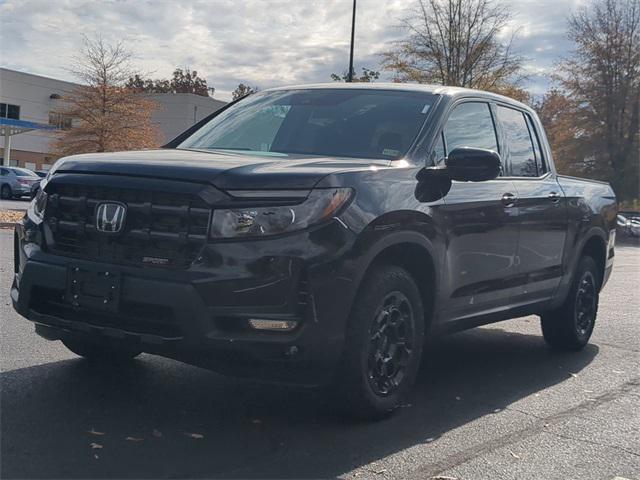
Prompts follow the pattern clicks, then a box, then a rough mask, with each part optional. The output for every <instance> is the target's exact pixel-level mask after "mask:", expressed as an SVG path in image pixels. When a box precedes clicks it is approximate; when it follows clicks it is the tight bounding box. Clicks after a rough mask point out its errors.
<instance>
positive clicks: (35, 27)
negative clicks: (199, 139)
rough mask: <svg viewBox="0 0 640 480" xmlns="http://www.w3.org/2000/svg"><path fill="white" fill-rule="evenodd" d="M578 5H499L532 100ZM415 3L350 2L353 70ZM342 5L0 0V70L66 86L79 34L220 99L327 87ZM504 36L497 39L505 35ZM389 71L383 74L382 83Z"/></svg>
mask: <svg viewBox="0 0 640 480" xmlns="http://www.w3.org/2000/svg"><path fill="white" fill-rule="evenodd" d="M583 1H584V0H503V3H505V4H506V5H507V6H508V7H509V8H510V9H511V10H512V11H513V13H514V14H515V15H514V19H513V21H512V23H511V24H510V25H509V27H508V28H509V30H517V31H518V36H517V37H516V42H515V44H514V48H515V50H516V51H517V52H518V53H519V54H521V55H523V56H524V57H525V58H526V61H525V68H526V71H527V73H528V75H529V79H528V80H527V81H526V83H525V86H526V87H527V88H528V89H529V90H530V91H531V92H532V93H533V94H535V95H539V94H541V93H543V92H544V91H545V90H546V88H548V86H549V83H548V80H547V79H546V78H545V75H546V74H548V73H550V72H551V71H552V70H553V67H554V63H555V62H557V61H558V60H560V59H561V58H562V57H563V56H566V55H568V54H569V53H570V51H571V48H572V45H571V43H570V42H569V41H568V40H567V38H566V22H567V17H568V16H569V15H570V14H571V13H572V12H573V11H574V10H575V9H576V8H577V7H578V6H579V5H580V3H582V2H583ZM414 7H415V0H358V1H357V14H356V19H357V20H356V22H357V23H356V41H355V61H354V66H355V68H356V69H357V70H358V71H360V70H361V68H362V67H367V68H370V69H374V70H378V69H380V61H381V57H380V53H381V52H383V51H385V50H386V49H388V47H389V46H390V45H391V44H392V42H394V41H395V40H398V39H401V38H403V37H404V36H405V35H406V31H405V30H404V29H403V28H402V27H401V26H400V25H401V20H402V19H403V18H405V17H407V15H409V14H410V13H411V11H412V8H414ZM351 8H352V2H351V0H290V1H280V0H210V1H192V2H189V1H186V0H182V1H179V2H178V1H165V0H154V1H146V0H113V1H108V0H102V1H86V0H48V1H36V0H0V65H1V66H3V67H7V68H11V69H15V70H20V71H26V72H30V73H35V74H39V75H45V76H50V77H54V78H59V79H63V80H71V81H73V80H75V79H74V77H73V75H72V74H71V73H69V71H68V70H67V68H68V66H69V64H70V62H71V59H72V57H73V56H74V55H75V54H76V53H77V51H78V48H79V46H80V44H81V41H82V35H83V34H84V35H88V36H89V37H92V36H95V35H97V34H100V35H102V37H103V39H104V40H106V41H107V42H116V41H122V42H123V43H124V44H125V46H126V47H127V48H128V49H129V50H130V51H131V52H132V53H133V55H134V57H133V58H134V62H135V67H136V69H138V70H140V71H141V72H142V73H144V74H147V75H148V76H150V77H152V78H167V77H170V76H171V72H172V71H173V70H174V69H175V68H176V67H180V68H186V67H189V68H191V69H192V70H196V71H197V72H198V74H199V75H200V76H202V77H204V78H206V80H207V83H208V85H209V86H210V87H215V88H216V91H215V94H214V97H215V98H219V99H221V100H229V99H230V98H231V92H232V91H233V90H234V88H235V87H236V86H237V85H238V84H239V83H240V82H242V83H245V84H249V85H252V86H257V87H259V88H268V87H272V86H279V85H292V84H302V83H318V82H326V81H330V75H331V73H333V72H336V73H338V72H343V71H346V70H347V68H348V59H349V38H350V29H351ZM509 33H510V32H509V31H505V32H503V34H504V35H508V34H509ZM390 78H391V74H390V73H386V72H383V74H382V77H381V80H382V79H390Z"/></svg>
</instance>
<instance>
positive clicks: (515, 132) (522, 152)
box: [497, 106, 539, 177]
mask: <svg viewBox="0 0 640 480" xmlns="http://www.w3.org/2000/svg"><path fill="white" fill-rule="evenodd" d="M497 110H498V120H499V121H500V125H501V126H502V130H503V132H504V140H505V144H504V151H505V155H506V158H507V163H508V164H509V165H510V169H511V173H510V175H511V176H513V177H537V176H539V175H538V165H537V163H536V155H535V152H534V150H533V140H532V139H531V135H530V133H529V127H528V126H527V120H526V118H525V115H524V113H522V112H520V111H518V110H514V109H513V108H507V107H502V106H498V109H497Z"/></svg>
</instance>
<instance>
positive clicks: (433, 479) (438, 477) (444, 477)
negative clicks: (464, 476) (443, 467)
mask: <svg viewBox="0 0 640 480" xmlns="http://www.w3.org/2000/svg"><path fill="white" fill-rule="evenodd" d="M431 480H458V478H457V477H448V476H447V475H436V476H435V477H431Z"/></svg>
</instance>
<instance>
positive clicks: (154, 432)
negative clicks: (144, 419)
mask: <svg viewBox="0 0 640 480" xmlns="http://www.w3.org/2000/svg"><path fill="white" fill-rule="evenodd" d="M153 436H154V437H157V438H160V437H161V436H162V432H161V431H160V430H156V429H155V428H154V429H153Z"/></svg>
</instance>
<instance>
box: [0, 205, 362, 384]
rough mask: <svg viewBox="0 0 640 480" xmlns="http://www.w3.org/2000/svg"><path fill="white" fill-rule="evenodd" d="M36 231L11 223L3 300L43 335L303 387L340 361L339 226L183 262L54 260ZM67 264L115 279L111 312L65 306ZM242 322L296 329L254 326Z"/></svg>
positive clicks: (226, 247) (216, 249)
mask: <svg viewBox="0 0 640 480" xmlns="http://www.w3.org/2000/svg"><path fill="white" fill-rule="evenodd" d="M39 228H40V226H38V225H35V224H34V223H33V222H31V220H29V219H28V217H27V218H25V220H23V221H22V222H21V223H19V224H18V225H17V226H16V233H15V249H16V255H15V261H16V268H15V277H14V282H13V286H12V289H11V297H12V301H13V305H14V308H15V309H16V310H17V311H18V313H20V314H21V315H23V316H24V317H26V318H27V319H29V320H31V321H32V322H34V323H35V324H36V330H37V332H38V333H39V334H41V335H42V336H44V337H46V338H49V339H64V338H67V337H91V338H93V339H94V340H97V341H105V342H116V343H127V344H131V345H135V346H137V347H138V348H140V349H141V350H143V351H145V352H149V353H154V354H159V355H162V356H166V357H170V358H175V359H177V360H181V361H184V362H187V363H190V364H194V365H198V366H203V367H205V368H209V369H212V370H216V371H220V372H222V373H227V374H232V375H237V376H246V377H252V378H258V379H263V380H268V381H281V382H293V383H300V384H310V385H312V384H313V385H315V384H321V383H325V382H326V381H327V380H329V378H330V376H331V374H332V372H333V369H334V367H335V365H336V363H337V362H338V360H339V358H340V356H341V353H342V348H343V343H344V334H345V325H346V319H347V316H348V312H349V309H350V306H351V302H352V300H353V297H354V296H355V285H354V282H353V281H352V279H351V278H350V277H349V274H348V273H346V272H345V271H343V270H342V269H343V266H344V264H345V261H344V257H345V256H346V255H347V252H348V251H349V249H350V248H351V245H352V244H353V241H354V240H355V239H354V235H353V234H352V233H351V232H350V231H349V230H348V229H346V228H345V227H344V226H343V225H342V224H341V223H340V222H332V223H330V224H328V225H325V226H323V227H321V228H319V229H317V230H315V231H304V232H299V233H296V234H293V235H289V236H288V237H287V238H286V239H283V238H280V239H273V240H259V241H253V242H240V243H237V242H222V243H218V244H213V243H209V244H206V245H205V246H204V247H203V252H202V255H200V257H199V258H200V261H199V262H197V263H195V262H194V264H192V265H191V266H190V267H189V268H187V269H167V268H161V267H155V268H154V267H140V266H128V265H112V264H104V263H98V262H92V261H87V260H81V259H76V258H69V257H63V256H58V255H52V254H50V253H48V252H47V251H46V246H41V243H40V241H39V238H41V236H40V235H39ZM347 263H348V262H347ZM76 268H77V269H80V270H90V271H93V272H110V273H111V274H112V275H114V276H117V277H118V278H119V286H118V290H119V306H118V309H117V311H105V310H102V309H95V308H93V307H85V306H82V305H77V306H73V305H71V303H69V302H68V301H66V299H67V298H68V297H67V295H68V288H69V287H68V285H69V281H70V271H72V270H73V269H76ZM249 318H266V319H285V320H295V321H297V322H298V327H297V328H296V329H295V330H293V331H291V332H264V331H256V330H252V329H251V328H249V327H248V324H247V319H249Z"/></svg>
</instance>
